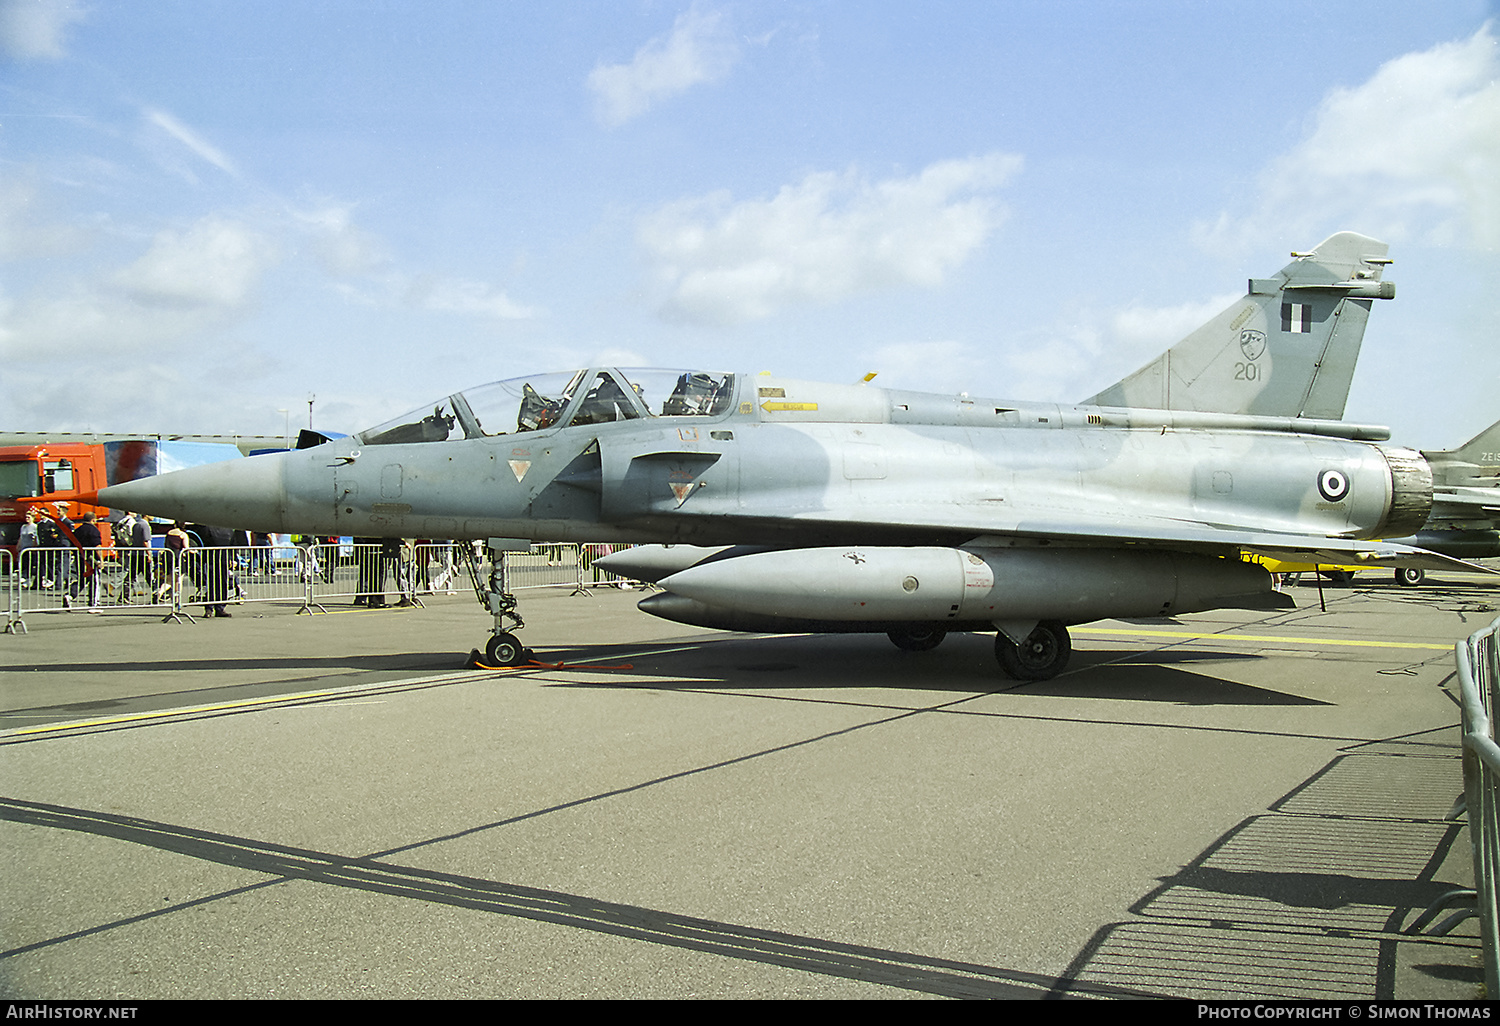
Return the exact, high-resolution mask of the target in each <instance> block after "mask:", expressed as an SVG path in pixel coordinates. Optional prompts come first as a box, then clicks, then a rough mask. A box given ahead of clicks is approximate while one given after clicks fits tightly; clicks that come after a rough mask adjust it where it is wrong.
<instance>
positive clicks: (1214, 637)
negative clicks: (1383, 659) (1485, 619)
mask: <svg viewBox="0 0 1500 1026" xmlns="http://www.w3.org/2000/svg"><path fill="white" fill-rule="evenodd" d="M1068 629H1069V630H1070V631H1071V632H1073V633H1074V634H1116V635H1127V636H1131V637H1139V636H1146V637H1156V638H1197V639H1202V640H1207V641H1273V642H1280V643H1284V644H1292V645H1348V646H1351V647H1354V648H1424V649H1433V650H1436V651H1439V652H1451V651H1453V646H1452V645H1435V644H1433V643H1432V642H1423V641H1353V640H1350V639H1348V638H1288V637H1278V636H1275V635H1268V634H1225V633H1222V632H1217V633H1200V632H1198V631H1148V630H1125V629H1123V628H1120V627H1070V628H1068Z"/></svg>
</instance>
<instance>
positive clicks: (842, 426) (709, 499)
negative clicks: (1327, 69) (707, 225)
mask: <svg viewBox="0 0 1500 1026" xmlns="http://www.w3.org/2000/svg"><path fill="white" fill-rule="evenodd" d="M1295 256H1296V260H1295V262H1294V263H1293V264H1292V265H1290V266H1289V267H1288V268H1287V269H1286V270H1284V271H1283V272H1282V273H1281V275H1279V276H1277V277H1276V278H1273V279H1263V280H1252V281H1251V283H1250V287H1249V290H1248V293H1247V298H1246V300H1245V301H1243V302H1242V303H1240V304H1237V305H1236V307H1235V308H1233V309H1232V310H1230V311H1227V312H1226V314H1225V315H1221V316H1220V317H1219V318H1216V319H1215V320H1214V321H1212V322H1210V324H1209V325H1207V326H1205V327H1204V328H1203V329H1200V331H1199V332H1195V333H1194V335H1192V336H1190V337H1189V339H1187V340H1184V343H1183V347H1184V349H1183V350H1181V351H1179V350H1178V349H1176V348H1174V352H1179V358H1177V359H1173V358H1171V357H1170V354H1169V356H1168V357H1164V358H1163V360H1162V361H1159V362H1160V365H1161V368H1162V371H1163V373H1162V374H1161V375H1159V376H1158V377H1159V379H1160V381H1159V382H1158V384H1160V390H1159V392H1158V393H1156V394H1154V395H1153V396H1146V397H1143V398H1142V399H1141V400H1140V401H1142V402H1152V403H1156V404H1157V407H1158V408H1127V407H1124V406H1120V405H1107V404H1100V403H1091V404H1084V405H1079V406H1067V405H1057V404H1049V403H1031V402H1018V401H1014V400H1008V399H986V398H977V397H970V396H968V395H966V394H964V395H956V396H955V395H940V394H932V393H922V392H906V391H896V390H888V389H884V388H879V387H875V386H873V385H871V384H868V383H863V384H843V385H841V384H819V383H815V382H808V381H801V380H795V379H790V378H781V377H775V376H771V375H766V374H762V375H755V376H752V375H747V374H742V373H732V372H724V371H711V370H701V369H695V370H672V371H663V370H630V369H621V368H615V367H591V368H587V369H583V370H578V371H573V372H569V373H561V374H546V375H537V376H532V377H523V378H515V379H511V380H507V381H502V382H498V383H495V384H491V385H486V386H481V387H479V388H474V389H468V390H465V391H462V392H455V393H453V394H451V395H448V396H446V397H444V398H442V399H439V400H437V401H434V402H429V403H426V404H424V405H423V406H421V407H419V408H418V409H417V410H415V411H413V412H412V413H410V414H407V415H405V416H401V417H397V418H395V419H393V420H390V421H388V422H386V423H384V424H380V425H377V426H376V427H373V428H370V429H369V430H366V431H363V432H360V433H358V434H356V435H354V436H352V437H350V438H345V439H336V440H333V441H330V442H328V443H326V444H323V445H318V446H315V447H313V448H309V449H305V450H302V451H298V452H289V453H279V454H273V455H262V456H254V457H250V458H248V459H245V460H239V461H235V462H233V463H226V464H221V465H217V466H209V467H200V468H195V469H192V470H187V471H183V472H180V473H176V474H168V475H163V476H160V477H155V478H151V479H149V480H144V481H136V482H130V483H127V484H122V485H116V486H112V487H110V488H106V489H104V490H103V491H102V492H101V493H100V495H99V501H100V502H102V503H104V504H107V505H109V506H112V507H128V508H131V509H136V510H142V511H144V512H147V513H151V514H154V515H157V516H164V517H172V518H178V519H189V520H196V521H199V522H204V523H217V524H229V525H233V526H236V527H241V528H244V529H247V530H256V531H293V532H303V533H311V534H339V535H346V534H347V535H358V536H386V537H430V538H455V539H489V540H490V542H491V545H492V547H493V548H496V549H504V548H507V547H513V546H522V545H525V544H527V543H529V542H531V541H579V542H628V543H648V547H647V548H644V549H632V550H629V551H628V552H624V553H621V554H620V555H618V556H615V557H610V559H609V561H607V565H610V566H611V568H612V569H614V568H619V569H623V570H627V571H628V570H630V569H631V568H632V566H634V563H633V561H635V563H640V562H651V561H652V560H656V561H657V562H658V564H659V565H658V566H657V568H656V570H657V571H659V572H656V573H655V576H656V579H659V581H660V584H661V586H662V587H663V588H664V589H665V590H664V591H663V592H662V593H661V594H657V595H654V596H652V597H650V598H648V599H646V600H645V601H644V602H643V603H642V604H641V605H642V608H643V609H645V610H646V611H648V612H651V613H654V614H656V615H659V616H665V617H668V618H669V619H673V620H678V621H681V622H685V623H692V624H701V625H704V626H711V627H720V628H725V629H730V630H744V631H756V632H762V631H792V632H804V631H856V632H874V633H887V634H889V635H890V637H891V638H892V640H893V641H895V642H896V643H897V644H898V645H900V646H901V647H903V648H911V649H919V648H928V647H931V646H932V645H934V644H936V643H938V642H939V641H941V640H942V638H943V636H944V635H945V634H946V633H948V632H950V631H991V630H993V631H995V632H996V639H995V650H996V656H997V658H998V660H999V662H1000V664H1001V666H1002V668H1003V669H1004V670H1005V671H1006V672H1007V673H1009V674H1010V675H1012V676H1013V677H1016V678H1019V679H1023V680H1039V679H1046V678H1049V677H1052V676H1054V675H1055V674H1057V673H1059V672H1060V671H1061V670H1062V669H1063V668H1064V667H1065V666H1066V664H1067V661H1068V658H1069V653H1070V650H1071V643H1070V639H1069V634H1068V630H1067V628H1068V625H1071V624H1079V623H1085V622H1089V621H1092V620H1098V619H1104V618H1111V617H1148V616H1167V615H1172V614H1176V613H1186V612H1193V611H1199V610H1206V609H1215V608H1223V607H1248V608H1257V609H1260V608H1285V607H1287V606H1289V605H1290V604H1291V602H1290V599H1288V598H1287V597H1286V596H1284V595H1282V594H1280V593H1278V592H1276V591H1274V590H1273V588H1272V582H1271V578H1270V576H1269V575H1268V574H1267V573H1266V572H1265V571H1264V570H1263V569H1261V568H1260V567H1257V566H1255V565H1252V564H1250V563H1246V562H1244V561H1243V560H1242V559H1241V558H1240V553H1241V551H1242V550H1251V551H1256V552H1262V553H1265V554H1267V555H1272V556H1278V555H1280V556H1285V555H1287V554H1293V555H1295V556H1296V557H1298V558H1304V559H1313V560H1317V561H1321V562H1337V563H1351V562H1353V563H1378V564H1380V565H1411V566H1429V567H1430V566H1445V565H1452V564H1453V563H1454V562H1455V561H1454V560H1451V559H1449V558H1447V557H1443V556H1438V555H1434V554H1431V553H1426V552H1423V551H1421V550H1418V549H1415V548H1412V547H1409V546H1404V545H1399V544H1392V543H1389V542H1378V541H1374V540H1373V539H1379V538H1388V537H1392V536H1400V535H1409V534H1411V533H1412V532H1414V531H1416V530H1417V529H1418V528H1419V527H1421V526H1422V525H1423V524H1424V523H1425V522H1426V520H1427V517H1428V514H1429V512H1430V510H1431V508H1432V504H1433V483H1432V471H1431V468H1430V467H1429V465H1428V462H1427V461H1426V460H1425V459H1424V458H1423V457H1422V455H1421V454H1420V453H1418V452H1415V451H1412V450H1410V449H1405V448H1401V447H1398V446H1392V445H1387V444H1381V443H1384V442H1386V441H1387V440H1388V438H1389V432H1388V431H1387V430H1386V429H1384V428H1380V427H1375V426H1368V425H1356V424H1346V423H1343V422H1340V421H1338V420H1335V419H1333V418H1332V416H1328V414H1337V413H1341V412H1342V397H1341V396H1340V397H1339V398H1338V400H1337V402H1333V401H1331V400H1327V399H1323V400H1320V401H1319V402H1320V403H1321V405H1319V403H1315V402H1313V401H1312V400H1310V399H1309V396H1318V395H1329V394H1333V393H1337V392H1339V387H1338V383H1337V382H1335V383H1334V384H1333V386H1331V388H1330V389H1326V390H1323V391H1320V388H1319V385H1318V381H1319V380H1320V379H1321V377H1320V376H1321V375H1322V374H1324V373H1327V367H1326V364H1327V363H1329V362H1330V361H1329V360H1327V359H1319V358H1316V357H1314V356H1312V355H1310V354H1309V353H1306V352H1303V351H1302V350H1301V349H1299V348H1298V347H1299V345H1303V344H1306V345H1310V346H1311V347H1312V348H1313V349H1315V350H1317V351H1319V352H1329V351H1331V349H1332V348H1336V347H1337V345H1338V340H1339V337H1340V332H1341V331H1343V330H1344V329H1343V327H1342V326H1343V325H1344V324H1353V323H1357V324H1358V325H1359V327H1360V328H1362V326H1363V323H1364V320H1363V318H1364V314H1365V313H1367V312H1368V306H1369V302H1368V300H1370V299H1373V298H1380V297H1382V296H1387V295H1389V294H1391V291H1392V290H1391V288H1390V287H1389V283H1385V282H1382V281H1380V274H1381V270H1382V268H1383V266H1384V264H1385V263H1386V261H1385V247H1384V245H1383V244H1380V243H1375V242H1374V240H1368V239H1364V238H1363V237H1362V236H1355V235H1352V234H1351V233H1342V234H1340V235H1336V236H1334V237H1333V238H1331V239H1330V240H1328V241H1327V242H1326V243H1324V244H1323V245H1322V246H1320V247H1319V248H1318V250H1315V251H1313V252H1312V253H1308V254H1300V255H1295ZM1354 311H1362V312H1358V313H1356V312H1354ZM1353 334H1354V335H1357V334H1358V332H1357V331H1356V332H1353ZM1346 345H1347V336H1346ZM1355 345H1356V346H1357V338H1356V339H1355ZM1182 352H1189V353H1191V355H1192V363H1191V365H1187V364H1188V361H1187V360H1186V358H1183V357H1182V355H1181V354H1182ZM1268 356H1269V358H1270V359H1271V360H1275V361H1276V368H1277V370H1276V372H1275V373H1271V367H1270V363H1269V360H1267V357H1268ZM1332 362H1336V361H1332ZM1250 367H1254V368H1259V369H1258V370H1256V371H1254V372H1252V371H1250V370H1247V368H1250ZM1148 370H1149V369H1148ZM1150 380H1152V378H1151V373H1146V374H1145V376H1144V377H1143V376H1141V375H1136V376H1133V377H1132V378H1131V379H1127V380H1126V381H1125V382H1122V383H1121V384H1120V385H1117V386H1115V387H1114V389H1107V390H1106V391H1105V392H1104V393H1101V394H1100V395H1101V396H1117V395H1118V396H1122V397H1124V398H1125V399H1128V400H1129V401H1136V400H1135V399H1131V398H1130V397H1132V396H1136V395H1142V393H1140V392H1139V391H1138V389H1139V388H1140V387H1144V386H1142V384H1141V383H1142V382H1148V383H1149V381H1150ZM1163 382H1164V383H1163ZM1151 387H1156V386H1155V385H1152V386H1151ZM1344 387H1345V388H1347V383H1346V382H1345V384H1344ZM1235 397H1238V398H1235ZM1220 400H1222V401H1223V403H1226V404H1228V403H1231V402H1232V403H1233V406H1232V408H1231V412H1218V411H1214V412H1204V411H1200V410H1197V409H1195V408H1194V407H1193V403H1195V402H1200V401H1201V402H1203V403H1209V402H1219V401H1220ZM1335 407H1337V409H1336V410H1335ZM1310 410H1311V411H1316V412H1319V413H1320V414H1323V415H1320V416H1310V415H1307V414H1308V411H1310ZM649 543H658V544H661V543H666V544H671V545H673V546H677V547H676V548H671V549H661V548H654V547H650V546H649ZM637 569H638V568H637ZM639 575H640V576H648V575H647V574H646V573H644V572H643V573H641V574H639ZM490 589H491V594H490V595H489V597H488V604H489V606H490V609H491V612H492V613H493V614H494V616H495V624H494V628H493V630H492V632H491V634H492V636H491V638H490V640H489V643H488V645H487V654H488V656H489V658H490V659H491V660H492V661H495V662H499V663H514V662H519V661H521V660H522V659H523V658H524V649H523V648H522V646H521V645H520V643H519V642H518V640H517V639H516V638H515V636H514V634H513V633H511V631H510V630H509V629H507V628H509V627H510V626H511V621H514V622H515V623H516V624H519V617H517V616H515V615H514V605H513V597H511V596H508V595H506V594H505V593H504V588H503V585H502V586H496V585H495V584H494V583H493V579H492V583H491V585H490ZM508 618H509V619H508Z"/></svg>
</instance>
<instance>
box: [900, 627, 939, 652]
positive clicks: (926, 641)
mask: <svg viewBox="0 0 1500 1026" xmlns="http://www.w3.org/2000/svg"><path fill="white" fill-rule="evenodd" d="M885 636H886V637H888V638H890V639H891V644H893V645H895V646H896V647H897V648H899V649H901V651H903V652H930V651H932V650H933V649H935V648H937V647H938V646H939V645H941V644H942V643H943V639H944V638H946V637H947V636H948V632H947V631H945V630H943V629H942V628H941V627H929V626H926V625H925V624H912V625H910V626H908V627H899V628H897V629H896V630H893V631H887V632H886V635H885Z"/></svg>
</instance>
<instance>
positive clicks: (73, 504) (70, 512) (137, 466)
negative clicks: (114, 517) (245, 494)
mask: <svg viewBox="0 0 1500 1026" xmlns="http://www.w3.org/2000/svg"><path fill="white" fill-rule="evenodd" d="M239 457H240V450H239V449H238V448H237V447H235V446H233V445H228V444H223V443H218V442H178V441H170V440H157V439H154V438H153V439H138V440H137V439H132V440H127V441H115V442H59V443H55V444H48V445H7V446H0V547H3V548H5V549H7V550H9V551H10V553H11V554H12V555H14V554H15V551H16V542H17V540H18V539H19V538H20V535H21V524H22V523H23V522H24V521H25V519H26V509H27V508H28V507H29V506H32V505H36V504H37V503H38V502H46V503H48V504H51V503H52V502H54V501H58V502H64V503H65V505H66V508H67V516H68V519H69V520H72V521H75V522H76V521H77V520H78V518H79V517H81V516H82V515H83V514H84V513H89V512H92V513H93V514H94V515H95V516H97V517H98V518H99V534H100V535H101V537H102V538H103V539H104V544H105V545H106V546H108V545H111V544H112V542H111V539H110V533H109V524H108V521H107V517H108V516H109V510H108V509H106V508H105V507H103V506H91V505H88V504H86V503H82V502H78V501H76V495H77V494H78V493H80V492H94V491H98V490H99V489H100V488H103V487H104V486H105V485H112V484H119V483H120V482H122V481H134V480H135V479H136V478H141V477H150V476H152V475H154V474H164V473H166V472H167V471H170V470H181V469H182V468H184V467H196V466H199V465H201V464H204V463H219V462H221V461H223V460H230V459H239ZM54 495H57V496H72V497H74V498H71V499H63V498H59V499H57V500H53V499H51V498H50V497H51V496H54ZM18 499H23V500H27V501H24V502H18V501H17V500H18ZM53 508H54V509H55V507H53Z"/></svg>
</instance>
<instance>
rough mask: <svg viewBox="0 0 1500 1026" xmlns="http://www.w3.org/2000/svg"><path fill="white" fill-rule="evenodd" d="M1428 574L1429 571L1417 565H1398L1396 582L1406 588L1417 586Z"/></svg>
mask: <svg viewBox="0 0 1500 1026" xmlns="http://www.w3.org/2000/svg"><path fill="white" fill-rule="evenodd" d="M1426 576H1427V571H1425V570H1423V569H1422V568H1421V567H1416V566H1398V567H1396V583H1397V584H1399V585H1401V586H1402V587H1404V588H1415V587H1416V586H1417V585H1419V584H1421V583H1422V579H1423V578H1425V577H1426Z"/></svg>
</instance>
